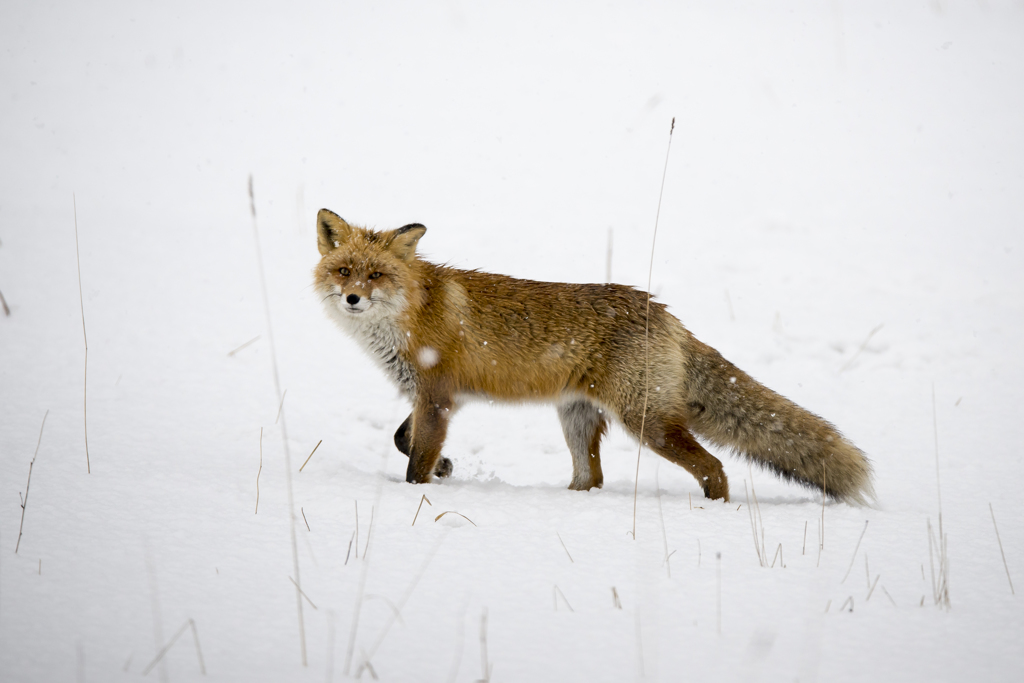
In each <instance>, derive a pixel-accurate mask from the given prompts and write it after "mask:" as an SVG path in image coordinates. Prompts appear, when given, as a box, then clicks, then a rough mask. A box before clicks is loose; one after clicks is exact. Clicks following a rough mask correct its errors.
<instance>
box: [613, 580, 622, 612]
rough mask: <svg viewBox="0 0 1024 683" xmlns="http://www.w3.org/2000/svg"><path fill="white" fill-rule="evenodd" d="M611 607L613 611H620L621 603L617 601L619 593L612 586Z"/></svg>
mask: <svg viewBox="0 0 1024 683" xmlns="http://www.w3.org/2000/svg"><path fill="white" fill-rule="evenodd" d="M612 606H613V607H614V608H615V609H622V601H621V600H619V592H618V591H617V590H615V586H612Z"/></svg>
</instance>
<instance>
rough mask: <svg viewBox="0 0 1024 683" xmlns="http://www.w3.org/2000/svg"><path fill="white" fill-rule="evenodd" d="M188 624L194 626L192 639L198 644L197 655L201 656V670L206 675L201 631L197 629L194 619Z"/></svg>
mask: <svg viewBox="0 0 1024 683" xmlns="http://www.w3.org/2000/svg"><path fill="white" fill-rule="evenodd" d="M188 625H189V626H191V627H192V640H193V642H195V644H196V657H198V658H199V671H200V672H201V673H202V674H203V675H204V676H205V675H206V664H205V662H203V650H202V648H201V647H199V631H198V629H196V622H195V620H194V619H189V620H188Z"/></svg>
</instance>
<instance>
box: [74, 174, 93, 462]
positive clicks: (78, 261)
mask: <svg viewBox="0 0 1024 683" xmlns="http://www.w3.org/2000/svg"><path fill="white" fill-rule="evenodd" d="M71 202H72V206H73V207H74V212H75V265H77V266H78V306H79V309H80V310H81V312H82V341H83V342H84V343H85V365H84V367H83V371H82V426H83V429H84V431H85V472H86V474H92V463H91V462H90V461H89V336H88V335H87V334H86V333H85V297H83V296H82V258H81V256H80V255H79V251H78V200H77V199H75V195H74V193H72V194H71Z"/></svg>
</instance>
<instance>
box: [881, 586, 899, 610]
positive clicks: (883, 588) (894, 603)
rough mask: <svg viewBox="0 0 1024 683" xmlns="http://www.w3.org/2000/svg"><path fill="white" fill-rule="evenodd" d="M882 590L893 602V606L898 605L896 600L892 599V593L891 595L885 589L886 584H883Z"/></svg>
mask: <svg viewBox="0 0 1024 683" xmlns="http://www.w3.org/2000/svg"><path fill="white" fill-rule="evenodd" d="M882 592H883V593H885V597H887V598H889V602H891V603H892V606H893V607H896V601H895V600H893V599H892V596H891V595H889V591H887V590H885V586H882Z"/></svg>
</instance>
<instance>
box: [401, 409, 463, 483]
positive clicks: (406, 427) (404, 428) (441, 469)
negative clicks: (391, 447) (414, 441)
mask: <svg viewBox="0 0 1024 683" xmlns="http://www.w3.org/2000/svg"><path fill="white" fill-rule="evenodd" d="M411 432H412V413H409V417H407V418H405V422H403V423H402V424H401V425H400V426H399V427H398V431H396V432H395V447H396V448H397V449H398V450H399V451H401V452H402V453H403V454H405V456H406V457H408V455H409V451H410V450H411V449H412V447H411V445H410V443H409V439H410V438H411V436H412V433H411ZM451 474H452V461H451V460H449V459H448V458H445V457H442V458H441V459H440V460H438V461H437V466H436V467H435V468H434V476H435V477H449V476H451Z"/></svg>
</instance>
